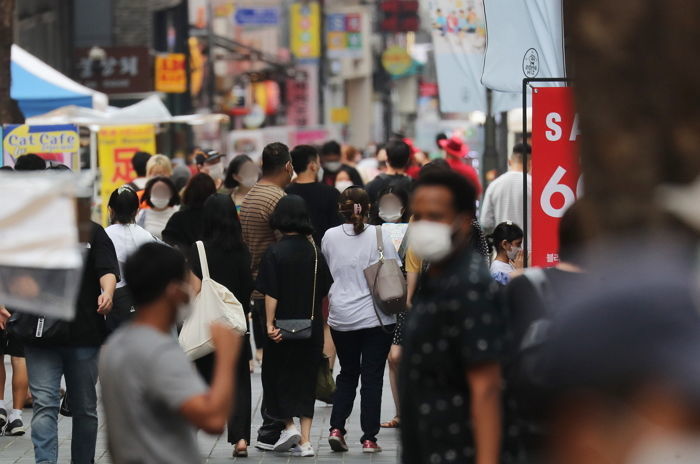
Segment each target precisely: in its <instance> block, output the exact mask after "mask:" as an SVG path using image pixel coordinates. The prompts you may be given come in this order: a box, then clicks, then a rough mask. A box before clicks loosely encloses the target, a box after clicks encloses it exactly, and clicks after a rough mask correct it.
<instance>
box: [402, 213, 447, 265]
mask: <svg viewBox="0 0 700 464" xmlns="http://www.w3.org/2000/svg"><path fill="white" fill-rule="evenodd" d="M408 244H409V246H410V247H411V249H412V250H413V252H414V253H415V254H416V256H418V257H419V258H420V259H423V260H425V261H428V262H430V263H436V262H439V261H442V260H443V259H444V258H446V257H447V255H449V254H450V252H451V251H452V226H451V225H449V224H443V223H441V222H434V221H418V222H414V223H413V224H411V227H410V231H409V233H408Z"/></svg>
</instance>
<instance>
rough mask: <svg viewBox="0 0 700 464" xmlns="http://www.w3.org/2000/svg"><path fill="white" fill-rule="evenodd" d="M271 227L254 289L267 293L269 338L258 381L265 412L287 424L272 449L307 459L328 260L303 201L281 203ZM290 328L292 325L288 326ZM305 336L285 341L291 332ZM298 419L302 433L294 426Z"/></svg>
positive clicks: (310, 452) (288, 198)
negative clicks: (275, 237)
mask: <svg viewBox="0 0 700 464" xmlns="http://www.w3.org/2000/svg"><path fill="white" fill-rule="evenodd" d="M270 226H271V227H272V228H273V229H275V230H277V231H279V232H280V233H282V234H283V237H282V239H281V240H280V241H279V242H277V243H275V244H273V245H271V246H270V247H269V248H268V249H267V251H266V252H265V256H264V257H263V259H262V261H261V263H260V273H259V275H258V281H257V289H258V290H259V291H260V293H262V294H264V295H265V311H266V313H267V314H266V316H267V317H266V319H267V335H268V337H269V338H270V341H271V342H272V343H268V344H267V345H266V348H265V362H264V363H263V367H262V382H263V389H264V391H265V398H266V403H265V406H266V408H267V413H268V414H270V415H271V416H272V417H275V418H278V419H280V420H282V421H283V422H284V423H285V429H284V430H283V431H282V433H281V434H280V438H279V439H278V440H277V442H276V443H275V447H274V451H277V452H285V451H289V450H291V451H292V455H297V456H302V457H310V456H314V455H315V452H314V449H313V446H312V445H311V424H312V420H313V417H314V403H315V401H316V381H317V379H318V373H319V369H320V367H321V362H323V358H322V354H323V322H322V321H323V318H322V313H321V303H322V301H323V299H324V298H325V297H326V295H328V290H329V289H330V286H331V284H332V282H333V280H332V278H331V276H330V271H329V270H328V265H327V264H326V260H325V259H324V257H323V255H322V254H321V252H320V250H319V249H318V248H317V246H316V244H315V243H314V242H313V240H312V239H311V238H310V236H311V235H312V233H313V226H312V225H311V218H310V215H309V211H308V209H307V207H306V203H305V202H304V199H303V198H301V197H299V196H296V195H289V196H286V197H284V198H282V199H280V201H279V203H278V204H277V207H276V208H275V211H274V212H273V213H272V217H271V218H270ZM290 324H291V325H290ZM296 329H301V330H304V331H306V333H305V335H304V338H300V339H293V338H292V339H288V337H292V336H293V335H294V334H295V332H294V330H296ZM295 417H298V418H299V420H300V425H301V433H299V431H298V429H297V428H296V426H295V424H294V418H295Z"/></svg>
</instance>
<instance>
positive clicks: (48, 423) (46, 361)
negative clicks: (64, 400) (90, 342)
mask: <svg viewBox="0 0 700 464" xmlns="http://www.w3.org/2000/svg"><path fill="white" fill-rule="evenodd" d="M25 351H26V357H27V371H28V373H29V389H30V390H31V392H32V398H33V399H34V416H33V417H32V443H33V444H34V458H35V460H36V462H37V464H44V463H47V464H55V463H56V462H57V461H58V410H59V407H60V401H61V398H60V393H59V390H60V387H61V376H65V377H66V387H67V390H68V392H70V400H69V401H70V404H69V407H70V410H71V412H72V413H73V435H72V438H71V462H72V463H75V464H89V463H92V462H94V460H95V442H96V441H97V391H96V388H95V385H96V384H97V358H98V353H99V348H98V347H80V348H78V347H49V348H39V347H36V346H29V345H26V346H25Z"/></svg>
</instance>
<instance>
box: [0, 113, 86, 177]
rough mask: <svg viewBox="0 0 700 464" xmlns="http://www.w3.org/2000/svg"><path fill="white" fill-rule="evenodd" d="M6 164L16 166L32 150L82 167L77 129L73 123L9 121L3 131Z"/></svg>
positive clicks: (52, 160) (48, 158)
mask: <svg viewBox="0 0 700 464" xmlns="http://www.w3.org/2000/svg"><path fill="white" fill-rule="evenodd" d="M2 145H3V163H2V165H3V166H14V165H15V161H17V158H19V157H20V156H22V155H26V154H27V153H33V154H35V155H39V156H40V157H42V158H43V159H45V160H46V161H49V162H51V163H53V164H63V165H65V166H68V167H69V168H70V169H77V168H79V167H80V160H79V158H78V150H80V137H79V136H78V128H77V127H75V126H74V125H72V124H61V125H51V126H28V125H25V124H21V125H13V124H8V125H6V126H5V128H4V131H3V142H2Z"/></svg>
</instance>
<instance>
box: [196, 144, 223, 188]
mask: <svg viewBox="0 0 700 464" xmlns="http://www.w3.org/2000/svg"><path fill="white" fill-rule="evenodd" d="M223 157H224V155H222V154H221V153H219V152H217V151H215V150H208V151H206V152H204V153H199V154H198V155H197V156H195V162H196V165H197V170H198V171H199V172H201V173H204V174H206V175H208V176H209V177H211V178H212V180H213V181H214V184H215V185H216V190H219V189H220V188H221V185H222V184H223V183H224V176H225V174H226V173H225V168H224V160H223Z"/></svg>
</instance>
